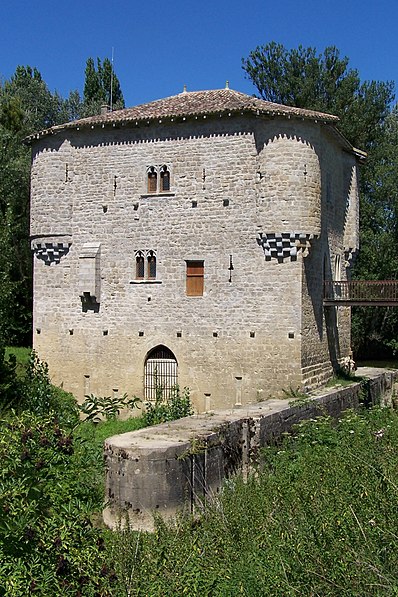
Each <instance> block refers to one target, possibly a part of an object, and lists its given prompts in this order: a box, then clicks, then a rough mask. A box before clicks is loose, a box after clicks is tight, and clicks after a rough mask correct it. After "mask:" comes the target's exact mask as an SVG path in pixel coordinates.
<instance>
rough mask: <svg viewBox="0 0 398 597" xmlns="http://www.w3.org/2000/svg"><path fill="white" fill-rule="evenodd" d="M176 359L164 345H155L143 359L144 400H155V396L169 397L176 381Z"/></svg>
mask: <svg viewBox="0 0 398 597" xmlns="http://www.w3.org/2000/svg"><path fill="white" fill-rule="evenodd" d="M177 368H178V366H177V359H176V358H175V356H174V354H173V353H172V352H171V350H170V349H169V348H167V347H166V346H162V345H160V346H156V347H155V348H153V349H152V350H151V351H150V352H149V353H148V356H147V358H146V361H145V375H144V396H145V400H151V401H152V400H156V397H157V396H160V395H161V396H162V398H170V396H171V393H172V390H173V388H174V387H175V386H176V385H177V383H178V371H177Z"/></svg>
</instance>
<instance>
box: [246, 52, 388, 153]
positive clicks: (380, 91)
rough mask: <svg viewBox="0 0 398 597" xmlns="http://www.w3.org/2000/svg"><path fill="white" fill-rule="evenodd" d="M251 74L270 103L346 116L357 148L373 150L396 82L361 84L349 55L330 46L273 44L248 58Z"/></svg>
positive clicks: (343, 123)
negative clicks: (344, 54)
mask: <svg viewBox="0 0 398 597" xmlns="http://www.w3.org/2000/svg"><path fill="white" fill-rule="evenodd" d="M242 66H243V69H244V70H245V72H246V75H247V78H248V79H250V80H251V81H252V83H253V84H254V85H255V87H256V88H257V90H258V92H259V94H260V96H261V97H262V98H263V99H264V100H267V101H271V102H276V103H280V104H285V105H288V106H297V107H300V108H308V109H312V110H319V111H321V112H326V113H330V114H335V115H336V116H339V118H340V124H339V127H340V130H341V131H342V132H343V133H344V134H345V136H346V137H347V139H348V140H349V141H350V142H351V143H352V144H353V145H355V146H357V147H360V148H361V149H363V150H365V151H369V150H370V149H371V148H372V147H373V146H374V144H375V143H376V142H377V141H378V139H379V138H380V135H381V133H382V128H383V123H384V120H385V118H386V116H387V115H388V114H389V111H390V110H389V108H390V103H391V102H392V100H393V98H394V96H393V88H394V86H393V83H392V82H387V83H385V82H380V81H371V82H364V83H361V80H360V77H359V73H358V71H357V70H356V69H352V68H349V59H348V58H347V57H344V58H342V57H340V52H339V50H338V49H337V48H336V47H334V46H330V47H327V48H326V49H325V50H324V52H322V53H320V54H318V53H317V50H316V48H312V47H309V48H304V47H303V46H301V45H300V46H299V47H298V48H297V49H292V50H287V49H286V48H285V47H284V46H283V45H282V44H278V43H276V42H271V43H269V44H266V45H265V46H258V47H257V48H256V49H255V50H253V51H252V52H250V54H249V57H248V58H247V59H243V61H242Z"/></svg>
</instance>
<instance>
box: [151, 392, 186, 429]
mask: <svg viewBox="0 0 398 597" xmlns="http://www.w3.org/2000/svg"><path fill="white" fill-rule="evenodd" d="M190 415H193V408H192V404H191V398H190V395H189V388H184V390H183V393H182V395H181V394H180V388H179V387H178V386H175V387H174V388H173V389H172V390H171V394H170V397H168V398H165V397H164V395H163V390H162V389H160V390H158V391H157V392H156V399H155V402H154V403H152V402H147V403H146V412H145V413H144V415H143V417H144V421H145V424H146V425H147V426H150V425H158V424H159V423H165V422H167V421H175V420H176V419H182V418H183V417H189V416H190Z"/></svg>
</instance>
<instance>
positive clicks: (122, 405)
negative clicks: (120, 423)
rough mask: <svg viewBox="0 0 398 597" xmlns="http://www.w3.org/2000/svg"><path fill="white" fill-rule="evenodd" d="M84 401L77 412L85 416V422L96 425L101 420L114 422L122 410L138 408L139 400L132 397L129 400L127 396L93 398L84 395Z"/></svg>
mask: <svg viewBox="0 0 398 597" xmlns="http://www.w3.org/2000/svg"><path fill="white" fill-rule="evenodd" d="M85 398H86V399H85V401H84V402H83V404H81V405H80V406H79V410H80V411H81V412H82V413H83V414H85V415H87V416H86V418H85V421H92V422H93V423H98V422H99V421H101V420H102V419H106V420H107V421H109V420H114V419H116V417H117V416H118V415H119V414H120V411H121V410H123V409H131V410H132V409H134V408H140V407H139V404H140V402H141V400H140V398H137V397H136V396H133V397H132V398H129V397H128V395H127V394H123V396H103V397H101V396H95V395H94V394H90V395H86V396H85Z"/></svg>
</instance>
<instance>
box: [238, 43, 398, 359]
mask: <svg viewBox="0 0 398 597" xmlns="http://www.w3.org/2000/svg"><path fill="white" fill-rule="evenodd" d="M243 69H244V70H245V71H246V74H247V77H248V78H249V79H250V80H251V81H252V82H253V84H254V85H255V86H256V88H257V90H258V92H259V94H260V96H261V97H262V98H263V99H265V100H268V101H272V102H277V103H282V104H286V105H290V106H297V107H301V108H308V109H312V110H319V111H322V112H326V113H331V114H335V115H336V116H338V117H339V118H340V123H339V125H338V126H339V128H340V130H341V131H342V133H343V134H344V135H345V136H346V138H347V139H348V140H349V141H350V142H351V143H352V144H353V145H354V146H356V147H359V148H360V149H362V150H365V151H366V152H367V153H368V159H367V163H366V165H365V166H364V167H363V168H362V172H361V174H362V176H361V183H360V185H361V189H360V190H361V193H360V201H361V204H360V253H359V259H358V260H357V263H356V264H355V268H354V271H353V277H355V278H357V279H365V280H369V279H396V278H397V275H398V243H397V232H398V230H397V221H398V220H397V216H398V202H397V191H396V189H397V188H398V174H397V172H398V149H397V147H398V143H397V141H398V114H397V110H396V109H393V110H391V104H392V101H393V99H394V87H393V83H392V82H382V81H364V82H362V81H361V79H360V76H359V73H358V71H357V70H356V69H352V68H350V66H349V59H348V58H347V57H341V56H340V53H339V50H338V49H337V48H336V47H334V46H331V47H327V48H326V49H325V50H324V51H323V52H321V53H319V54H318V53H317V50H316V49H315V48H312V47H309V48H304V47H303V46H299V47H298V48H297V49H292V50H287V49H286V48H285V47H284V46H283V45H281V44H278V43H275V42H271V43H269V44H266V45H265V46H259V47H257V48H256V49H255V50H253V51H252V52H251V53H250V54H249V57H248V58H247V59H244V60H243ZM353 332H354V334H353V345H354V348H355V351H356V354H357V355H359V356H362V357H363V356H365V355H366V356H382V353H383V352H384V353H385V352H386V351H387V352H388V351H389V350H390V351H391V349H392V348H394V347H395V346H396V348H397V349H398V341H397V340H395V339H396V338H398V316H397V315H396V314H395V311H394V310H393V309H386V308H380V307H379V308H373V309H370V308H369V307H367V308H362V309H356V312H355V313H354V320H353Z"/></svg>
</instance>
